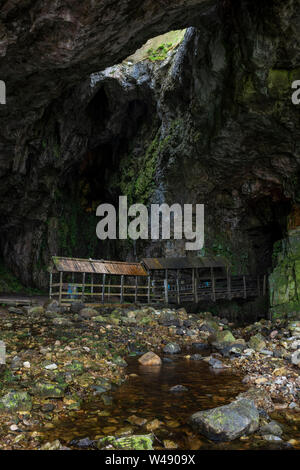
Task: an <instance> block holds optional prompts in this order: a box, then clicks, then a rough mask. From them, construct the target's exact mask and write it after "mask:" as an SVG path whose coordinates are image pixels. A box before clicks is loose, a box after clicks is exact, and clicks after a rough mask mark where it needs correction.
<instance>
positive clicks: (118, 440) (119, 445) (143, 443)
mask: <svg viewBox="0 0 300 470" xmlns="http://www.w3.org/2000/svg"><path fill="white" fill-rule="evenodd" d="M152 443H153V436H152V435H151V434H146V435H140V436H128V437H114V436H107V437H103V438H101V439H99V440H98V442H97V447H98V449H105V448H106V447H108V446H109V448H114V449H118V450H153V447H152Z"/></svg>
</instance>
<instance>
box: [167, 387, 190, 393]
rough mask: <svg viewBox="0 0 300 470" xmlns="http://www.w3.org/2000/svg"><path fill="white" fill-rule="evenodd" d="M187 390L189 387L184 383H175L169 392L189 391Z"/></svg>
mask: <svg viewBox="0 0 300 470" xmlns="http://www.w3.org/2000/svg"><path fill="white" fill-rule="evenodd" d="M187 391H188V388H187V387H185V386H184V385H174V386H173V387H171V388H170V390H169V392H171V393H182V392H187Z"/></svg>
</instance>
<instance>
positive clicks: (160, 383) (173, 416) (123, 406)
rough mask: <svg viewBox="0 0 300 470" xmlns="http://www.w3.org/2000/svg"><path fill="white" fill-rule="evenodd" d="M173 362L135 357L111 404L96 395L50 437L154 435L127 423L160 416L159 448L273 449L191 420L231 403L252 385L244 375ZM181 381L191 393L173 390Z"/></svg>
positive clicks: (298, 433)
mask: <svg viewBox="0 0 300 470" xmlns="http://www.w3.org/2000/svg"><path fill="white" fill-rule="evenodd" d="M172 360H173V362H172V363H164V364H163V365H162V366H161V367H142V366H140V365H139V364H138V360H137V358H129V359H128V360H127V362H128V363H129V365H128V368H127V369H126V371H127V373H128V374H137V376H131V377H129V379H128V380H127V381H126V382H125V383H124V384H123V385H121V386H120V387H119V388H118V389H117V390H116V391H114V392H111V393H110V395H111V396H112V398H113V402H112V404H111V405H110V406H104V404H103V401H102V400H101V398H100V397H95V399H94V400H93V401H92V402H89V403H85V404H83V407H82V409H81V410H80V411H79V412H73V416H72V417H70V416H68V417H67V418H65V419H62V420H60V421H59V422H58V423H57V424H56V425H55V427H54V428H53V429H51V430H48V431H47V432H46V433H45V434H44V437H45V439H46V440H50V441H53V440H55V439H59V440H60V441H61V442H63V443H65V444H67V443H69V442H70V441H71V440H73V439H78V438H85V437H89V438H90V439H95V438H99V437H102V436H105V435H114V436H119V435H125V434H126V432H128V431H129V430H130V431H132V432H133V433H134V434H144V433H149V431H147V429H146V425H142V426H137V425H132V424H130V423H129V422H128V421H127V420H128V418H130V417H131V416H132V415H135V416H138V417H139V418H144V419H145V420H147V422H149V421H151V420H153V419H155V418H156V419H158V420H160V421H161V422H162V423H163V424H161V426H160V427H159V428H158V429H157V430H155V431H154V434H155V436H156V440H155V442H154V447H155V448H157V449H160V448H163V441H164V440H165V439H167V440H171V441H173V442H175V443H176V444H177V446H178V448H179V449H185V450H186V449H191V450H197V449H251V448H270V444H269V443H265V441H262V439H261V438H260V437H259V436H254V437H253V436H251V437H250V438H247V439H246V440H237V441H234V442H230V443H219V444H217V443H213V442H211V441H208V440H207V439H205V438H204V437H203V436H199V435H197V434H195V433H194V432H193V431H192V430H191V428H190V427H189V426H188V425H187V424H186V423H187V420H188V418H189V416H190V415H191V414H192V413H194V412H196V411H200V410H204V409H208V408H214V407H217V406H221V405H225V404H227V403H229V402H230V401H231V400H232V399H233V398H235V396H236V395H237V394H238V393H240V392H242V391H245V390H246V387H245V386H244V385H243V384H242V383H241V376H239V375H237V374H233V373H232V372H230V371H228V370H213V369H211V368H210V367H209V366H208V364H207V363H205V362H203V361H191V360H188V359H185V358H180V357H177V358H176V359H173V358H172ZM178 384H181V385H184V386H186V387H187V388H188V391H187V392H184V393H176V394H175V393H171V392H170V391H169V389H170V387H172V386H173V385H178ZM291 413H292V412H291ZM103 414H104V415H105V416H103ZM279 419H280V416H279ZM282 420H283V419H282V418H281V421H282ZM283 421H284V420H283ZM291 437H293V438H298V439H300V429H299V421H298V424H297V423H296V425H295V424H294V425H293V426H292V429H289V436H287V438H291Z"/></svg>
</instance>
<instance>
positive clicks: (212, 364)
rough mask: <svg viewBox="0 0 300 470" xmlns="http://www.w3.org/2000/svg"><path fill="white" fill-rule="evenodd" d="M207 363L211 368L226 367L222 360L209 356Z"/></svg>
mask: <svg viewBox="0 0 300 470" xmlns="http://www.w3.org/2000/svg"><path fill="white" fill-rule="evenodd" d="M208 364H209V365H210V367H212V368H213V369H225V367H226V366H225V364H223V362H221V361H220V360H219V359H216V358H214V357H211V358H210V360H209V361H208Z"/></svg>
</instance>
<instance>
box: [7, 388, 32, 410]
mask: <svg viewBox="0 0 300 470" xmlns="http://www.w3.org/2000/svg"><path fill="white" fill-rule="evenodd" d="M31 408H32V401H31V398H30V395H29V394H28V393H27V392H17V391H14V390H12V391H10V392H8V393H7V394H6V395H4V397H2V398H1V399H0V412H1V411H4V412H12V413H13V412H18V411H30V410H31Z"/></svg>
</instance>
